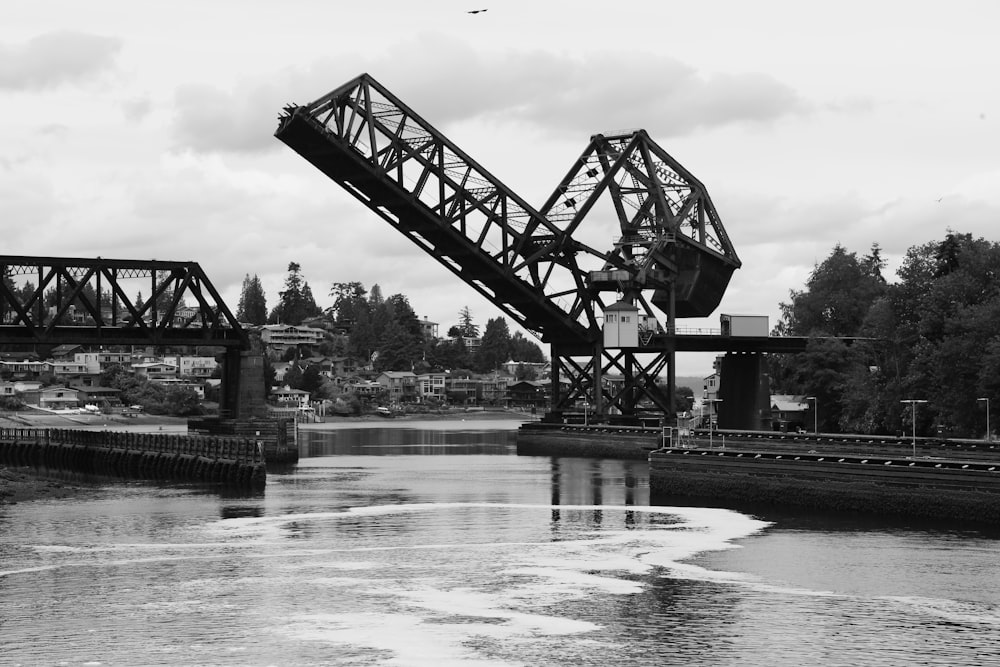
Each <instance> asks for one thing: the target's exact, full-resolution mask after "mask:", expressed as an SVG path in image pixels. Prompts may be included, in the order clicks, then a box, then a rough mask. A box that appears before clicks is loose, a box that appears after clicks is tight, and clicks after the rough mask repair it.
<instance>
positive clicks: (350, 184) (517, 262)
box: [275, 74, 740, 414]
mask: <svg viewBox="0 0 1000 667" xmlns="http://www.w3.org/2000/svg"><path fill="white" fill-rule="evenodd" d="M275 136H276V137H277V138H278V139H280V140H281V141H282V142H284V143H285V144H287V145H288V146H289V147H291V148H292V149H293V150H295V151H296V152H297V153H299V154H300V155H302V156H303V157H304V158H305V159H307V160H308V161H309V162H311V163H312V164H313V165H314V166H315V167H317V168H318V169H319V170H320V171H322V172H323V173H324V174H326V175H327V176H328V177H329V178H331V179H332V180H334V181H335V182H337V183H338V184H340V185H341V186H342V187H344V188H345V189H346V190H347V191H348V192H350V193H351V194H352V195H353V196H354V197H356V198H357V199H358V200H360V201H361V202H363V203H364V204H365V205H366V206H367V207H368V208H369V209H371V210H372V211H373V212H375V213H376V214H377V215H379V216H380V217H381V218H382V219H383V220H385V221H387V222H388V223H389V224H390V225H392V226H393V227H395V228H396V229H397V230H398V231H399V232H401V233H402V234H404V235H405V236H407V237H408V238H409V239H410V240H411V241H413V242H414V243H415V244H416V245H417V246H419V247H420V248H421V249H423V250H424V251H425V252H426V253H428V254H429V255H431V256H432V257H434V258H436V259H437V260H438V261H439V262H440V263H442V264H443V265H444V266H446V267H447V268H448V269H449V270H450V271H452V272H453V273H454V274H455V275H457V276H459V277H460V278H461V279H462V280H464V281H465V282H466V283H468V284H469V285H471V286H472V287H473V288H474V289H476V290H477V291H478V292H479V293H481V294H483V295H484V296H486V298H487V299H488V300H489V301H491V302H492V303H493V304H495V305H496V306H497V307H499V308H500V309H501V310H502V311H503V312H504V313H506V314H507V315H509V316H510V317H512V318H513V319H514V320H515V321H516V322H517V323H518V324H520V325H521V326H523V327H525V328H526V329H529V330H532V331H535V332H537V333H539V334H540V335H541V338H542V340H544V341H546V342H549V343H550V344H551V346H552V351H553V352H552V357H553V361H554V367H555V369H556V372H555V373H554V378H553V393H554V395H559V393H560V388H559V387H558V386H557V384H558V375H559V368H560V366H564V371H565V373H566V376H567V378H570V379H571V389H570V391H569V392H568V393H566V394H565V397H564V399H559V403H560V405H561V404H562V403H564V402H565V401H574V400H581V399H582V400H586V399H587V396H595V393H594V387H597V386H601V376H602V373H604V372H605V371H612V370H613V371H621V372H622V374H623V376H624V377H625V385H626V386H625V387H624V389H622V390H621V391H608V392H605V390H604V388H601V389H599V390H598V391H597V393H596V398H597V399H598V402H599V403H607V404H608V406H609V407H614V408H617V409H619V410H621V411H622V412H623V413H625V414H632V413H633V412H635V411H636V410H637V409H638V406H639V403H640V402H642V401H646V402H649V403H651V404H652V405H654V406H655V407H656V409H659V410H663V411H669V409H670V405H669V401H668V400H667V399H665V398H664V397H663V392H661V391H660V390H659V388H658V387H656V376H657V375H658V374H659V372H660V371H661V370H662V369H663V368H664V367H665V366H669V377H668V387H669V390H670V391H672V390H673V384H674V377H673V358H674V352H675V350H676V349H677V348H676V347H675V346H674V343H673V340H672V339H668V340H666V341H665V342H664V339H663V336H662V335H661V336H659V337H657V336H653V335H646V336H643V338H642V344H641V345H640V347H639V348H636V349H631V350H623V351H621V352H613V353H607V352H605V351H604V350H603V349H602V346H601V329H602V324H603V311H604V309H605V306H606V305H608V304H606V303H605V295H607V294H608V293H611V297H610V298H609V301H612V302H614V301H617V300H625V301H627V302H628V303H631V304H635V305H637V307H638V308H640V309H641V310H642V311H644V314H645V316H646V318H647V320H648V319H649V318H654V319H655V318H656V315H655V313H654V308H658V309H659V310H660V311H662V313H665V314H666V327H665V329H664V328H659V327H654V328H652V329H650V331H651V332H652V331H657V332H658V333H660V334H663V333H666V334H668V335H670V336H672V335H673V333H674V330H675V327H674V321H675V318H677V317H695V316H706V315H708V314H710V313H711V312H712V311H713V310H714V309H715V308H716V307H717V306H718V304H719V301H720V300H721V298H722V295H723V293H724V292H725V289H726V287H727V286H728V283H729V279H730V277H731V275H732V273H733V271H734V270H735V269H737V268H739V266H740V260H739V258H738V257H737V256H736V252H735V250H734V249H733V246H732V243H731V242H730V239H729V236H728V235H727V234H726V231H725V229H724V228H723V226H722V223H721V221H720V219H719V216H718V215H717V213H716V211H715V208H714V206H713V205H712V202H711V199H710V198H709V196H708V192H707V191H706V189H705V187H704V185H703V184H702V183H701V182H700V181H698V180H697V179H695V178H694V177H693V176H692V175H691V174H690V172H688V171H687V170H686V169H684V168H683V167H682V166H681V165H680V164H679V163H678V162H677V161H676V160H674V159H673V158H672V157H671V156H670V155H668V154H667V153H666V152H665V151H664V150H663V149H662V148H660V147H659V146H657V145H656V144H655V143H654V142H653V141H652V140H651V139H650V138H649V136H648V135H647V134H646V132H644V131H642V130H638V131H636V132H632V133H627V134H616V135H609V136H604V135H595V136H594V137H592V138H591V142H590V145H589V146H588V147H587V149H586V150H585V151H584V152H583V154H582V155H581V156H580V158H579V159H578V160H577V161H576V162H574V164H573V166H572V167H571V168H570V170H569V171H568V173H567V175H566V177H565V178H564V179H563V180H562V182H560V184H559V185H558V186H557V187H556V189H555V191H554V192H553V194H552V196H551V197H550V198H549V199H548V200H547V201H546V202H545V204H544V205H543V206H542V207H541V208H540V209H538V210H536V209H533V208H532V207H531V206H529V205H528V204H527V203H526V202H525V201H524V200H523V199H521V198H520V197H518V196H517V195H516V194H515V193H514V192H512V191H511V190H510V189H509V188H507V187H506V186H505V185H504V184H503V183H501V182H500V181H499V180H498V179H497V178H496V177H494V176H493V175H491V174H490V173H489V172H487V171H486V170H485V169H483V168H482V167H481V166H480V165H479V164H477V163H476V162H475V161H474V160H472V159H471V158H470V157H469V156H468V155H466V154H465V153H464V152H463V151H461V150H460V149H459V148H458V147H457V146H455V145H454V144H453V143H451V142H450V141H449V140H448V139H447V138H446V137H444V136H443V135H442V134H441V133H440V132H438V131H437V130H436V129H435V128H434V127H432V126H431V125H430V124H429V123H427V122H426V121H425V120H424V119H422V118H421V117H420V116H418V115H417V114H416V113H415V112H414V111H413V110H412V109H410V108H409V107H407V106H406V105H405V104H403V103H402V102H401V101H400V100H399V99H398V98H396V97H395V96H394V95H393V94H392V93H390V92H389V91H388V90H387V89H386V88H385V87H384V86H382V85H381V84H379V83H378V82H377V81H375V80H374V79H373V78H372V77H370V76H369V75H367V74H363V75H361V76H359V77H357V78H355V79H353V80H351V81H349V82H347V83H346V84H344V85H343V86H341V87H339V88H337V89H335V90H333V91H331V92H330V93H328V94H326V95H324V96H323V97H321V98H319V99H318V100H316V101H314V102H312V103H311V104H307V105H304V106H297V105H291V106H288V107H286V108H285V110H284V113H283V114H282V115H281V116H280V118H279V125H278V129H277V131H276V132H275ZM604 195H607V197H608V198H609V199H610V200H611V202H612V207H613V211H614V215H615V217H616V218H617V221H618V225H619V231H620V236H619V237H618V238H617V239H615V240H613V242H612V244H611V248H610V249H609V250H608V251H604V252H602V251H600V250H596V249H594V248H593V247H590V246H588V245H586V244H584V243H582V242H581V241H580V237H581V235H580V234H578V232H579V231H580V229H581V224H582V223H583V222H584V220H585V219H586V218H588V216H589V215H591V214H592V211H593V209H594V207H595V204H596V203H597V201H598V200H599V199H600V198H601V197H602V196H604ZM574 236H576V238H574ZM657 343H659V344H660V345H659V346H657ZM570 351H572V354H570ZM643 353H648V354H652V355H653V361H652V362H648V363H647V362H644V361H642V360H640V358H639V357H638V356H637V355H640V354H643ZM648 354H647V355H646V356H648ZM574 357H578V358H579V357H585V358H589V361H588V362H579V363H578V362H577V360H576V359H574ZM605 362H606V363H605ZM558 407H559V406H557V409H558Z"/></svg>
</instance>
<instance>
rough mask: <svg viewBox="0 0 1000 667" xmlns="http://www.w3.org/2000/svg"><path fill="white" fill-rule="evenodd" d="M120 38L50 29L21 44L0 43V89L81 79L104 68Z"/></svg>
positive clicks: (48, 85)
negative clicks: (48, 31)
mask: <svg viewBox="0 0 1000 667" xmlns="http://www.w3.org/2000/svg"><path fill="white" fill-rule="evenodd" d="M120 50H121V40H118V39H115V38H112V37H102V36H99V35H91V34H87V33H81V32H72V31H64V32H52V33H46V34H43V35H38V36H37V37H33V38H32V39H29V40H28V41H27V42H25V43H23V44H18V45H14V46H9V45H5V44H0V89H2V88H7V89H14V90H37V89H43V88H52V87H55V86H58V85H60V84H64V83H72V82H78V81H84V80H87V79H90V78H93V77H94V76H96V75H98V74H100V73H102V72H104V71H107V70H108V69H110V68H111V67H112V65H113V64H114V61H115V57H116V56H117V55H118V52H119V51H120Z"/></svg>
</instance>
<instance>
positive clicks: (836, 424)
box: [769, 230, 1000, 438]
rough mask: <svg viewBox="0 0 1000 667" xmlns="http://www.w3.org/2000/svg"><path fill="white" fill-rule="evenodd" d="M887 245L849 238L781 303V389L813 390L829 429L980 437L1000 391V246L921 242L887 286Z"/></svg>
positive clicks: (774, 368)
mask: <svg viewBox="0 0 1000 667" xmlns="http://www.w3.org/2000/svg"><path fill="white" fill-rule="evenodd" d="M885 265H886V264H885V261H884V260H883V259H882V257H881V251H880V248H879V246H878V244H875V245H873V246H872V248H871V250H870V252H869V253H868V254H867V255H864V256H862V257H858V256H857V254H856V253H854V252H848V251H847V250H846V249H845V248H843V247H842V246H841V245H840V244H838V245H837V246H835V247H834V249H833V251H832V252H831V254H830V256H829V257H827V258H826V259H825V260H824V261H823V262H821V263H820V264H818V265H817V266H816V267H815V268H814V269H813V271H812V273H811V274H810V276H809V279H808V280H807V282H806V285H805V288H804V289H803V290H802V291H792V292H791V293H790V300H789V301H788V302H787V303H781V304H780V308H781V319H780V321H779V323H778V324H777V325H776V327H775V330H774V332H773V333H774V334H775V335H792V336H807V337H809V339H810V340H809V342H808V345H807V349H806V351H805V352H802V353H799V354H795V355H772V356H770V357H769V365H770V374H771V383H772V390H773V391H775V392H776V393H788V394H802V395H809V396H812V397H815V404H816V406H817V411H818V422H819V427H820V429H821V430H824V431H829V432H850V433H872V434H898V433H905V434H909V433H911V432H912V431H913V428H914V425H913V423H912V421H911V418H912V415H913V414H914V404H912V403H909V402H908V401H926V403H919V404H917V406H918V407H916V410H915V412H916V433H917V434H918V435H948V436H952V437H973V438H980V437H983V435H984V434H985V432H986V423H987V415H986V410H987V406H989V407H990V408H992V407H993V400H994V399H995V398H997V397H998V393H1000V280H998V278H1000V245H998V244H996V243H993V242H990V241H986V240H984V239H982V238H973V237H972V235H970V234H960V233H956V232H954V231H951V230H949V231H948V233H947V234H946V236H945V238H944V239H942V240H940V241H931V242H927V243H924V244H922V245H917V246H913V247H911V248H910V249H909V250H908V251H907V253H906V255H905V258H904V260H903V262H902V265H901V267H900V269H899V270H898V272H897V277H898V281H897V282H895V283H889V282H888V281H887V280H886V279H885V278H884V277H883V275H882V271H883V269H884V268H885Z"/></svg>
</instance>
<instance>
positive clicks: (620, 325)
mask: <svg viewBox="0 0 1000 667" xmlns="http://www.w3.org/2000/svg"><path fill="white" fill-rule="evenodd" d="M604 347H605V348H608V349H614V348H623V347H639V309H638V308H636V307H635V305H633V304H631V303H627V302H625V301H618V302H616V303H613V304H611V305H610V306H608V307H607V308H606V309H605V310H604Z"/></svg>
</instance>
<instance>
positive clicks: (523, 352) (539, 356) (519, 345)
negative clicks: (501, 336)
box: [510, 331, 545, 364]
mask: <svg viewBox="0 0 1000 667" xmlns="http://www.w3.org/2000/svg"><path fill="white" fill-rule="evenodd" d="M510 358H511V359H513V360H514V361H527V362H530V363H533V364H542V363H545V353H544V352H542V348H540V347H539V346H538V343H536V342H534V341H532V340H528V339H527V338H525V337H524V336H523V335H522V334H521V332H520V331H515V332H514V335H513V336H511V338H510Z"/></svg>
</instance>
